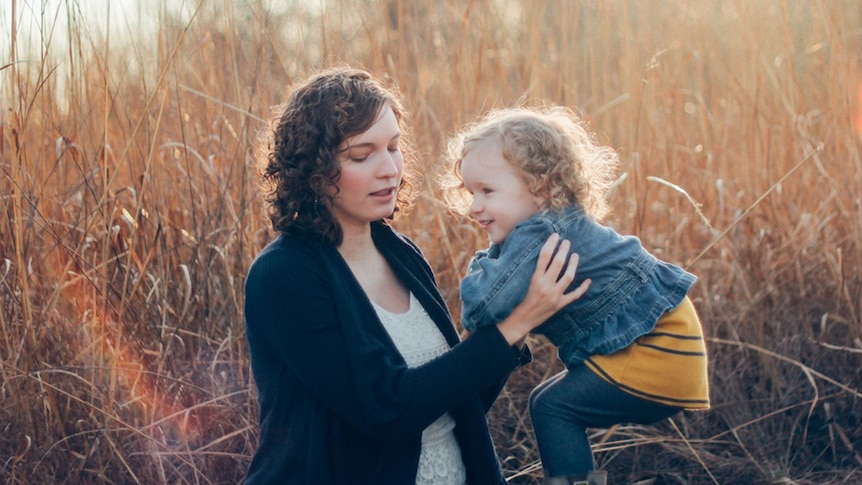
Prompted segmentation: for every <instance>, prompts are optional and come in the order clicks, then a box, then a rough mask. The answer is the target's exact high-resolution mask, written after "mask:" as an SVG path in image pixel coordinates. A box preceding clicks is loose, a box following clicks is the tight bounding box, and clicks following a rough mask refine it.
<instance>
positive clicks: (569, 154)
mask: <svg viewBox="0 0 862 485" xmlns="http://www.w3.org/2000/svg"><path fill="white" fill-rule="evenodd" d="M489 139H493V140H497V141H498V142H499V143H500V148H501V149H502V152H503V158H505V159H506V161H507V162H509V163H510V164H512V166H513V167H515V168H516V169H518V172H519V173H520V174H521V176H523V178H524V180H525V181H526V183H527V186H528V187H529V189H530V193H532V194H533V195H536V196H538V197H540V198H541V199H542V202H543V204H542V205H541V207H540V209H555V210H556V209H561V208H563V207H564V206H566V205H569V204H578V205H580V206H581V207H583V208H584V210H585V211H586V213H587V214H589V215H591V216H592V217H593V218H595V219H601V218H602V217H603V216H605V215H606V214H607V213H608V211H609V206H608V203H607V200H606V199H605V195H606V194H607V191H608V189H609V188H610V186H611V184H612V182H613V177H614V175H615V172H616V170H617V168H618V166H619V158H618V156H617V153H616V151H614V150H613V149H612V148H610V147H607V146H602V145H599V144H598V143H597V142H596V140H595V136H594V135H593V134H592V133H590V132H589V131H587V128H586V124H585V122H584V121H583V120H582V119H581V118H580V117H578V116H577V115H576V114H575V113H574V112H573V111H571V110H570V109H568V108H565V107H562V106H549V107H536V108H526V107H518V108H501V109H496V110H492V111H491V112H489V113H488V114H486V115H485V116H483V117H482V118H480V119H479V120H477V121H476V122H474V123H472V124H469V125H468V126H466V127H465V128H464V129H463V130H462V131H461V133H459V134H458V135H457V136H455V137H454V138H452V139H451V140H450V142H449V146H448V154H447V156H448V159H447V163H448V166H449V169H448V170H447V172H446V175H445V176H444V177H443V179H442V181H441V182H442V187H443V190H444V198H445V200H446V202H447V205H448V206H449V208H450V210H452V211H453V212H455V213H457V214H460V215H467V214H469V211H470V204H471V202H472V196H470V194H469V193H468V192H467V191H466V189H465V188H464V182H463V180H462V179H461V161H462V160H463V159H464V156H465V155H466V154H467V152H468V151H470V150H473V149H476V147H477V146H479V145H480V144H481V143H482V142H484V141H486V140H489Z"/></svg>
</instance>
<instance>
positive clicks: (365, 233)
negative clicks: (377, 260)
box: [338, 225, 377, 262]
mask: <svg viewBox="0 0 862 485" xmlns="http://www.w3.org/2000/svg"><path fill="white" fill-rule="evenodd" d="M345 229H346V228H345ZM338 252H340V253H341V256H342V257H343V258H344V259H345V260H346V261H348V262H350V261H361V260H363V259H366V258H368V257H369V256H370V255H372V254H374V253H376V252H377V248H376V247H375V246H374V240H373V239H372V238H371V226H370V225H368V226H365V228H364V230H344V233H343V235H342V239H341V244H339V245H338Z"/></svg>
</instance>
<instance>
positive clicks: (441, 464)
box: [372, 293, 467, 485]
mask: <svg viewBox="0 0 862 485" xmlns="http://www.w3.org/2000/svg"><path fill="white" fill-rule="evenodd" d="M372 303H373V304H374V309H375V310H376V311H377V315H378V317H379V318H380V321H381V322H382V323H383V327H384V328H385V329H386V331H387V332H388V333H389V336H390V337H391V338H392V341H393V342H394V343H395V347H397V348H398V351H399V352H401V356H402V357H404V361H405V362H407V365H408V366H409V367H416V366H419V365H422V364H424V363H426V362H428V361H430V360H432V359H434V358H436V357H438V356H440V355H442V354H444V353H445V352H446V351H448V350H449V345H448V344H447V343H446V339H445V338H444V337H443V334H442V333H440V330H439V329H438V328H437V326H436V325H435V324H434V321H433V320H431V317H429V316H428V314H427V313H426V312H425V309H424V308H423V307H422V305H421V304H420V303H419V301H418V300H416V297H414V296H413V293H410V308H409V309H408V310H407V311H406V312H404V313H392V312H390V311H388V310H386V309H385V308H382V307H381V306H379V305H377V304H376V303H374V302H372ZM453 429H455V420H454V419H452V417H451V416H449V414H448V413H447V414H444V415H443V416H440V417H439V418H437V420H436V421H434V422H433V423H431V424H430V425H429V426H428V427H427V428H425V430H424V431H423V432H422V450H421V451H420V453H419V470H418V471H417V473H416V484H417V485H464V484H466V483H467V482H466V480H467V472H466V471H465V470H464V462H463V461H462V460H461V449H460V448H459V447H458V442H457V441H456V439H455V434H454V433H453V432H452V430H453Z"/></svg>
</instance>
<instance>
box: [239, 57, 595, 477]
mask: <svg viewBox="0 0 862 485" xmlns="http://www.w3.org/2000/svg"><path fill="white" fill-rule="evenodd" d="M277 116H278V118H277V119H276V120H275V122H274V126H273V129H272V131H271V133H270V135H271V140H269V142H268V143H267V144H264V145H263V147H264V154H263V156H264V159H263V161H264V162H265V170H264V181H265V182H266V183H268V184H269V185H268V193H267V202H268V203H269V205H270V217H271V221H272V224H273V228H274V229H275V230H276V231H277V232H279V236H278V237H277V238H276V239H275V240H274V241H273V242H272V243H270V244H269V245H268V246H267V247H266V248H265V249H264V250H263V251H261V253H260V254H259V255H258V256H257V258H256V259H255V261H254V262H253V264H252V266H251V268H250V269H249V273H248V278H247V281H246V301H245V317H246V329H247V337H248V341H249V347H250V351H251V364H252V370H253V373H254V378H255V381H256V384H257V388H258V394H259V395H258V400H259V404H260V442H259V447H258V450H257V452H256V453H255V456H254V458H253V460H252V463H251V466H250V468H249V471H248V475H247V477H246V483H249V484H256V483H278V484H314V485H322V484H345V483H352V484H365V483H368V484H413V483H434V484H450V483H451V484H463V483H469V484H476V485H485V484H501V485H502V484H504V483H505V479H504V478H503V476H502V473H501V471H500V467H499V464H498V462H497V458H496V454H495V452H494V448H493V444H492V442H491V438H490V434H489V432H488V426H487V421H486V419H485V413H486V412H487V410H488V409H489V408H490V406H491V404H492V403H493V401H494V399H496V396H497V394H498V393H499V391H500V389H501V388H502V385H503V383H504V382H505V379H506V378H507V376H508V374H509V373H510V372H511V371H512V370H513V369H514V368H516V367H517V366H518V365H519V364H521V363H523V362H524V361H528V360H529V352H528V351H527V350H526V349H525V348H524V349H523V350H522V349H521V345H522V343H523V340H524V338H525V337H526V335H527V334H528V333H529V331H530V330H531V329H533V328H534V327H536V326H538V325H539V324H541V323H542V322H543V321H544V320H545V319H546V318H548V317H550V316H551V315H552V314H553V313H554V312H555V311H557V310H558V309H560V308H562V307H563V306H565V305H566V304H568V303H570V302H572V301H574V300H576V299H577V298H579V297H580V295H581V294H583V292H584V291H586V287H587V285H582V286H580V287H578V288H577V289H576V290H574V291H571V292H568V293H567V292H566V288H567V286H568V285H569V284H570V283H571V282H572V281H573V279H574V274H575V266H576V263H573V264H569V265H568V266H566V264H565V263H566V262H565V255H566V254H567V253H568V248H569V244H568V242H567V241H562V242H559V238H558V236H556V235H554V236H552V237H551V238H549V239H548V241H547V242H546V243H545V245H544V248H543V251H542V256H541V257H540V259H539V262H538V264H537V270H536V272H535V274H534V276H533V280H532V281H533V282H532V284H531V286H530V289H529V291H528V293H527V296H526V297H525V298H524V301H523V302H522V303H521V304H520V305H519V306H518V307H517V308H516V309H515V310H514V311H513V312H512V314H511V315H510V316H509V317H508V318H506V319H505V320H503V321H502V322H500V323H498V324H497V325H491V326H488V327H485V328H482V329H479V330H478V331H476V332H475V333H474V334H472V335H471V336H470V337H469V338H467V339H466V340H464V341H463V342H459V339H458V336H457V334H456V331H455V328H454V326H453V325H452V322H451V318H450V315H449V312H448V310H447V308H446V305H445V302H444V300H443V298H442V297H441V295H440V293H439V291H438V289H437V286H436V282H435V279H434V275H433V274H432V272H431V269H430V267H429V265H428V263H427V261H426V260H425V259H424V257H423V256H422V254H421V252H420V251H419V249H418V248H417V247H416V246H415V245H414V244H413V243H412V242H411V241H410V240H408V239H407V238H405V237H404V236H403V235H400V234H399V233H398V232H396V231H395V230H394V229H392V228H391V227H390V226H389V225H388V224H387V223H386V221H387V220H388V219H389V218H390V217H391V216H392V215H393V213H394V212H395V211H396V210H398V209H399V208H404V207H406V205H407V204H408V203H409V200H410V198H409V196H410V188H411V185H410V175H409V171H408V172H407V173H405V167H404V162H405V160H404V159H405V154H406V158H407V159H408V162H409V161H411V160H410V159H411V154H412V152H411V151H409V140H408V139H407V138H408V133H407V131H406V126H407V125H406V113H405V112H404V109H403V108H402V105H401V103H400V101H399V99H398V97H397V95H396V93H395V92H394V91H393V90H391V89H387V88H386V87H385V86H384V85H383V84H382V83H380V82H379V81H377V80H375V79H373V78H372V77H371V76H370V75H369V74H368V73H367V72H364V71H360V70H353V69H349V68H337V69H332V70H328V71H324V72H322V73H319V74H317V75H314V76H312V77H311V78H309V79H308V80H306V81H305V82H303V83H301V84H300V85H298V86H296V87H295V88H294V89H293V90H292V91H291V93H290V95H289V97H288V100H287V102H286V104H285V105H284V106H283V107H282V109H281V110H280V112H279V114H278V115H277ZM558 246H559V247H558ZM555 249H559V250H558V251H556V252H555Z"/></svg>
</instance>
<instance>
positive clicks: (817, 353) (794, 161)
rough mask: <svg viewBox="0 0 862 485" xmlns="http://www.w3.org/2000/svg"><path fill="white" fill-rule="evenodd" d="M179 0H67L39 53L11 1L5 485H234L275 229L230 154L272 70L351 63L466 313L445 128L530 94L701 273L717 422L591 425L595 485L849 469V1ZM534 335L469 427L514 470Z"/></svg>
mask: <svg viewBox="0 0 862 485" xmlns="http://www.w3.org/2000/svg"><path fill="white" fill-rule="evenodd" d="M191 3H193V4H194V5H191V6H187V10H185V11H184V12H183V14H179V13H177V12H176V10H175V9H172V8H169V5H168V3H167V2H164V1H161V0H158V1H155V0H154V1H152V2H151V3H150V4H147V6H146V8H145V9H144V10H145V11H146V12H149V13H150V14H152V15H155V16H156V18H158V20H159V23H158V28H157V29H155V30H154V31H153V32H145V31H142V30H140V29H137V28H136V27H135V23H134V22H130V23H129V27H128V28H127V30H126V31H125V34H126V35H125V36H121V35H119V34H117V33H116V32H115V33H114V34H111V35H110V36H109V35H105V34H102V33H100V32H101V31H100V30H99V27H100V26H103V25H105V24H106V22H107V17H106V16H95V17H88V16H85V15H83V14H82V13H81V9H80V5H79V4H78V2H77V1H76V0H69V1H67V2H63V3H62V5H61V7H60V8H59V9H58V10H53V9H48V10H47V11H44V17H43V19H44V20H43V24H42V28H41V30H39V31H37V40H38V41H37V43H36V46H37V47H35V48H33V49H25V47H24V42H23V41H24V39H23V37H22V34H21V33H20V31H19V29H18V28H17V27H16V26H17V25H18V24H19V23H20V21H21V19H23V18H25V17H26V16H29V15H34V13H33V12H34V11H35V12H36V13H35V14H36V15H39V14H40V10H39V9H40V2H31V1H27V0H17V2H16V1H14V0H13V3H12V9H11V13H9V12H7V14H5V15H8V16H9V17H10V19H11V18H15V19H16V22H9V23H8V24H7V25H11V26H12V28H11V29H10V31H7V32H3V33H2V36H3V37H4V40H3V42H7V40H8V41H9V43H10V49H9V50H8V51H7V54H8V56H9V58H8V59H3V60H2V61H0V90H2V91H0V92H2V98H0V99H2V103H0V104H2V105H3V106H2V108H3V110H4V113H3V118H2V120H3V121H2V125H0V129H2V136H0V207H2V216H0V400H2V402H3V405H2V406H0V429H2V433H0V450H2V452H0V480H2V481H3V482H5V483H10V484H31V483H62V484H78V483H235V482H238V481H239V480H240V479H241V477H242V476H243V474H244V471H245V468H246V466H247V465H248V462H249V459H250V456H251V454H252V453H253V451H254V449H255V445H256V432H257V428H256V419H257V406H256V402H255V392H254V387H253V383H252V381H251V377H250V374H249V365H248V353H247V348H246V345H245V341H244V336H243V322H242V299H243V295H242V285H243V279H244V275H245V271H246V269H247V267H248V265H249V263H250V262H251V260H252V258H253V257H254V255H255V254H256V252H257V251H258V250H260V248H261V247H262V246H263V245H264V244H265V243H266V242H267V241H268V240H269V239H270V238H271V237H272V234H271V232H270V231H269V229H268V227H267V224H266V220H265V216H264V214H263V207H262V202H261V198H260V195H259V193H258V192H257V180H258V177H257V172H256V168H255V167H254V165H253V163H252V161H251V160H250V158H249V154H250V152H251V148H252V145H253V143H254V139H255V136H256V134H257V132H258V130H260V129H261V128H262V127H263V123H262V121H261V120H262V119H264V118H266V116H267V115H268V112H269V107H270V106H272V105H274V104H277V103H279V102H280V101H281V100H282V99H283V97H284V95H285V93H286V89H287V86H288V85H289V84H290V83H291V82H292V81H293V80H295V79H299V78H301V77H303V76H305V75H306V74H308V73H309V72H310V71H311V70H313V69H314V68H317V67H320V66H324V65H327V64H330V63H333V62H339V61H344V62H348V63H350V64H353V65H356V66H363V67H366V68H368V69H370V70H372V71H373V72H375V73H376V74H378V75H388V76H391V77H392V78H394V79H395V80H396V81H397V83H398V84H399V85H400V87H401V89H402V91H403V93H404V95H405V98H406V100H407V103H408V105H409V107H410V111H411V112H412V114H413V124H414V129H415V133H416V140H417V142H418V145H419V148H420V150H421V152H422V154H423V160H424V163H425V166H424V167H423V169H424V171H425V184H426V185H425V189H424V191H423V194H422V197H421V199H420V201H419V204H418V206H417V207H416V208H415V210H414V211H413V213H412V214H411V215H410V216H409V217H408V218H405V219H403V220H400V221H399V222H398V227H399V228H400V229H401V230H402V231H404V232H405V233H407V234H409V235H411V236H412V237H414V238H415V239H416V240H417V242H418V243H419V244H420V246H421V247H422V248H423V249H424V250H425V251H426V254H427V256H428V258H429V260H430V261H431V263H432V264H433V266H434V267H435V270H436V272H437V275H438V279H439V281H440V284H441V287H442V289H443V291H444V293H445V296H446V297H447V299H448V301H449V303H450V305H451V308H452V310H453V312H454V313H455V314H456V315H457V313H458V294H457V287H458V286H457V282H458V278H459V276H460V274H461V273H462V272H463V270H464V268H465V266H466V263H467V261H468V259H469V257H470V256H471V255H472V252H473V250H474V249H477V248H479V247H481V246H483V245H484V244H485V242H484V236H483V235H482V234H481V233H480V231H478V230H477V228H476V227H475V226H473V225H471V224H470V223H469V222H468V221H461V220H457V219H455V218H454V217H451V216H449V215H447V214H446V212H445V210H444V209H443V207H442V206H441V205H440V203H439V202H438V194H437V191H436V189H435V186H434V178H435V176H436V174H437V173H439V172H438V170H439V166H440V164H439V163H438V160H439V154H440V152H441V150H442V148H443V145H444V143H445V139H446V138H447V136H448V135H450V134H451V133H452V132H453V131H455V130H456V129H457V128H458V127H459V126H460V125H461V124H463V123H465V122H466V121H468V120H470V119H472V118H474V117H475V116H477V115H479V114H480V113H482V112H483V111H485V110H487V109H488V108H491V107H493V106H502V105H512V104H515V103H527V104H530V103H538V102H548V103H559V104H566V105H568V106H571V107H573V108H576V109H578V110H580V111H581V112H582V113H583V114H584V116H585V117H586V118H587V119H588V120H589V121H590V123H591V126H592V128H593V129H594V130H595V131H596V132H598V133H599V134H600V135H601V138H602V141H603V142H605V143H607V144H609V145H611V146H613V147H615V148H618V149H619V151H620V153H621V157H622V159H623V160H624V166H623V170H622V172H621V175H620V178H619V180H618V183H617V184H616V185H615V187H614V191H613V193H612V194H611V199H612V203H613V206H614V209H615V210H614V213H613V214H612V216H611V217H610V218H609V220H608V222H609V223H610V224H612V225H613V226H614V227H616V228H618V229H619V230H620V231H622V232H625V233H630V234H636V235H638V236H639V237H641V239H642V240H643V241H644V243H645V244H646V246H647V247H649V248H650V249H652V250H654V251H655V252H656V253H657V254H659V255H661V256H662V257H664V258H665V259H668V260H670V261H674V262H677V263H680V264H682V265H685V266H687V267H689V269H690V270H691V271H692V272H694V273H696V274H697V275H698V277H699V282H698V284H697V285H696V286H695V288H694V291H693V296H694V298H695V302H696V305H697V307H698V309H699V311H700V313H701V316H702V318H703V322H704V325H705V328H706V332H707V335H708V337H709V350H710V373H711V379H712V398H713V409H712V410H710V411H709V412H705V413H685V414H683V415H681V416H678V417H675V418H674V419H673V420H671V421H668V422H663V423H660V424H658V425H657V426H653V427H643V426H620V427H616V428H613V429H611V430H595V440H594V443H595V449H596V452H597V460H598V462H599V465H600V466H602V467H603V468H606V469H608V470H609V471H610V473H611V476H612V478H613V480H614V483H627V482H633V481H636V480H649V479H650V478H654V482H652V483H656V484H660V483H673V484H677V483H692V484H695V483H722V484H724V483H798V484H813V483H818V484H822V483H854V482H858V481H860V480H862V477H860V474H859V472H858V471H857V470H858V469H859V468H860V466H862V425H861V424H862V423H860V420H862V405H860V389H862V379H860V374H859V369H860V354H862V326H860V325H862V320H860V311H862V307H860V300H862V282H860V274H859V271H858V268H859V266H860V262H862V261H860V259H862V258H860V251H862V249H860V245H859V241H860V238H862V234H860V228H862V215H860V204H862V202H860V200H862V165H860V150H859V147H860V145H859V143H860V139H859V133H860V130H862V108H860V98H859V96H860V86H862V79H860V69H859V68H860V65H859V64H860V60H862V5H860V4H859V3H858V2H855V1H849V0H848V1H838V0H836V1H814V0H811V1H805V2H771V1H767V0H756V1H751V2H741V1H739V2H732V1H717V0H715V1H707V0H691V1H670V0H665V1H653V2H638V1H634V0H631V1H628V0H625V1H590V2H568V1H559V2H532V1H527V0H523V1H515V0H513V1H506V2H503V1H500V2H495V1H490V0H488V1H471V2H458V1H452V0H447V1H443V2H433V3H432V2H407V1H398V0H390V1H387V2H376V3H369V2H364V1H360V0H332V1H328V2H325V5H323V7H322V8H319V7H320V5H319V4H318V2H311V3H312V4H313V5H312V7H313V8H307V7H306V5H307V4H306V3H303V2H293V3H290V2H288V3H285V2H272V3H277V4H278V8H279V10H278V11H276V10H274V9H273V8H270V5H269V2H264V1H249V2H227V1H224V2H223V1H217V0H203V1H197V2H191ZM285 4H286V5H285ZM57 19H68V21H69V25H70V29H69V30H68V32H65V33H64V32H60V31H58V30H55V29H53V26H54V22H56V21H57ZM854 127H855V129H854ZM533 349H534V351H535V352H534V353H535V355H536V361H535V362H534V363H533V364H531V365H530V366H527V367H525V368H523V369H521V370H519V371H517V372H516V373H515V374H514V375H513V376H512V377H511V379H510V381H509V385H508V386H507V389H506V390H505V391H504V393H503V394H502V395H501V397H500V399H499V400H498V402H497V404H496V405H495V407H494V409H493V410H492V412H491V414H490V416H489V419H490V422H491V425H492V428H493V433H494V438H495V441H496V443H497V445H498V449H499V454H500V457H501V460H502V462H503V465H504V467H505V470H506V473H507V475H508V476H510V477H511V480H510V481H511V483H519V484H527V483H539V481H538V477H540V476H541V470H540V468H539V464H538V461H537V460H538V453H537V450H536V448H535V444H534V441H533V439H532V435H531V431H530V425H529V418H528V416H527V413H526V397H527V395H528V393H529V390H530V389H531V388H532V386H534V385H535V384H537V383H538V382H539V381H540V380H541V379H544V378H546V377H547V376H549V375H550V374H551V373H553V372H556V371H558V370H560V368H561V366H560V364H559V362H557V361H556V360H555V357H554V349H553V348H551V347H550V346H549V345H548V344H547V343H546V342H544V341H542V340H538V339H537V340H534V341H533Z"/></svg>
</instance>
